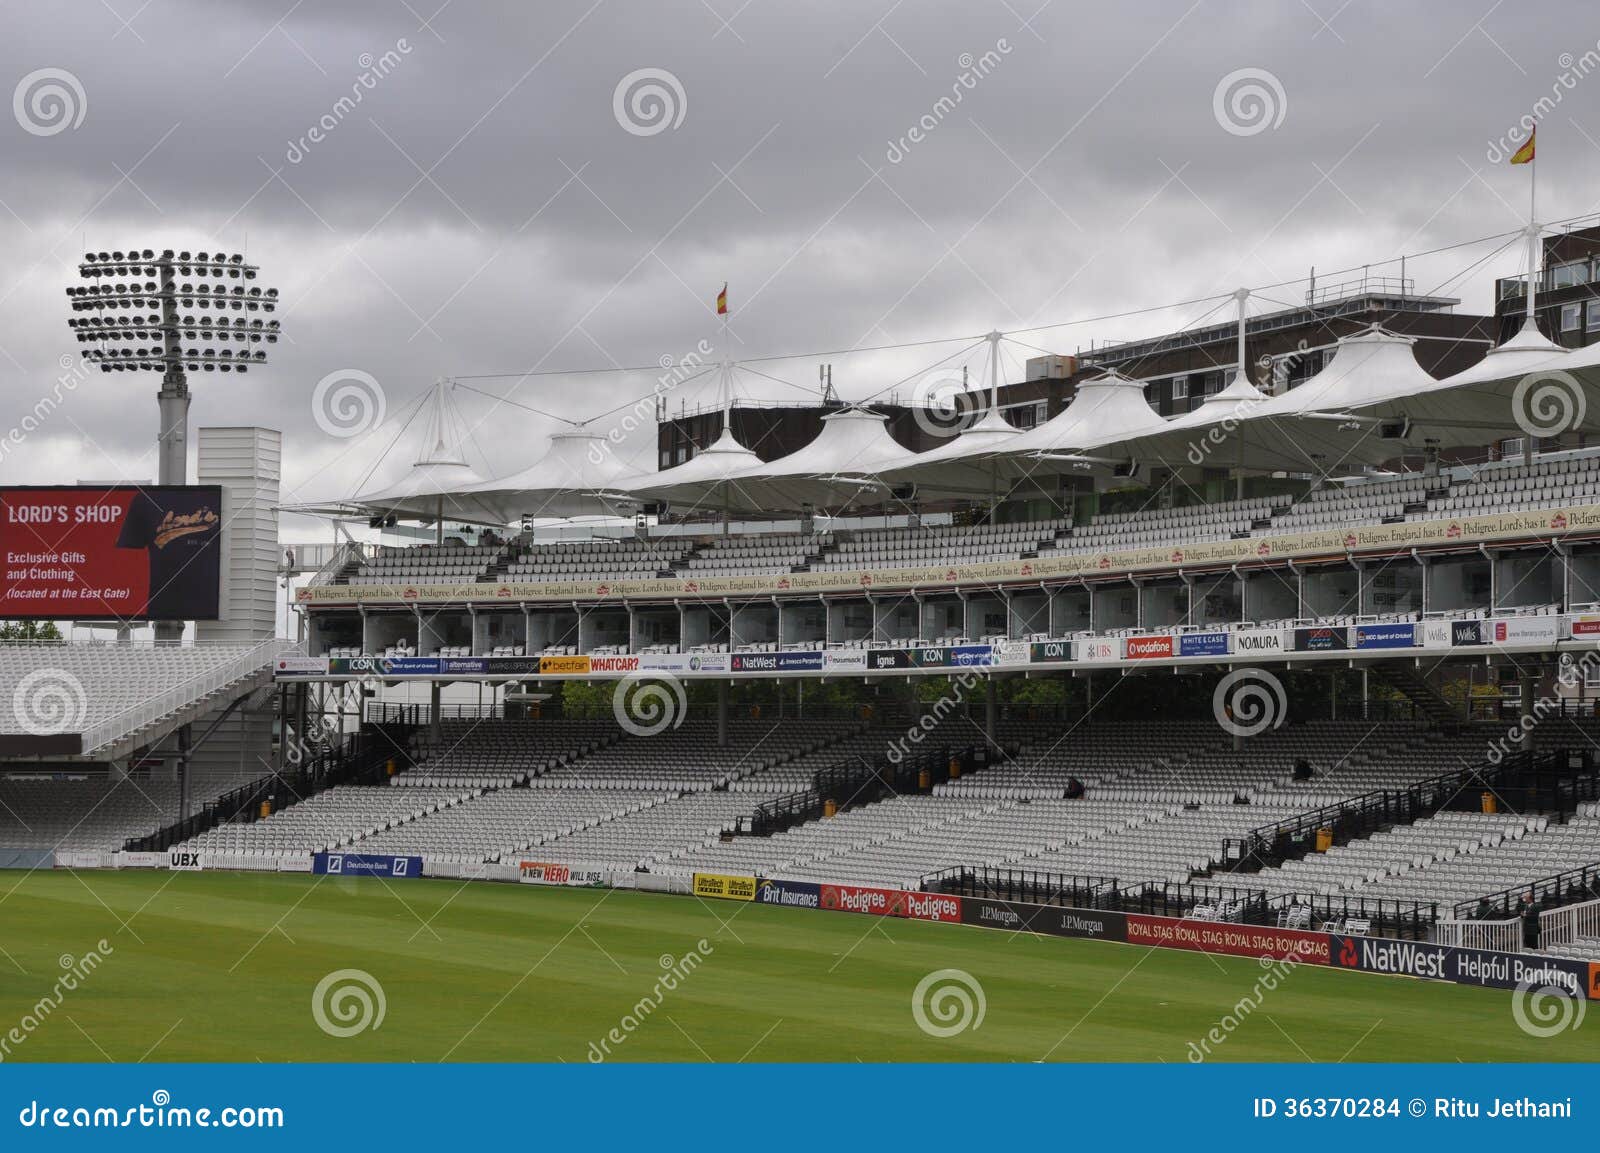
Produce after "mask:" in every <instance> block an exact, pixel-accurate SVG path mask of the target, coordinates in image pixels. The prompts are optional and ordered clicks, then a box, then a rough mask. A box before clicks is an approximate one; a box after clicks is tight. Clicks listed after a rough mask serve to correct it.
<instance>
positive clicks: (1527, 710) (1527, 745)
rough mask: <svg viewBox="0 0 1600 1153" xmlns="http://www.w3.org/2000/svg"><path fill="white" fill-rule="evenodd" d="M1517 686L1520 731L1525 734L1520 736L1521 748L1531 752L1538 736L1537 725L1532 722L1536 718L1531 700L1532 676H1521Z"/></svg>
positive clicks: (1532, 696)
mask: <svg viewBox="0 0 1600 1153" xmlns="http://www.w3.org/2000/svg"><path fill="white" fill-rule="evenodd" d="M1519 687H1520V688H1521V690H1522V718H1523V720H1522V731H1523V733H1524V734H1526V735H1525V736H1524V737H1523V738H1522V747H1523V749H1524V750H1525V751H1527V752H1530V753H1531V752H1533V751H1534V742H1535V740H1536V738H1537V736H1538V734H1537V732H1536V730H1537V728H1538V726H1537V725H1535V724H1534V723H1533V722H1534V721H1535V720H1536V719H1537V718H1536V717H1534V715H1533V714H1534V701H1533V698H1534V692H1533V687H1534V685H1533V678H1532V677H1529V676H1524V677H1523V678H1522V681H1521V685H1520V686H1519Z"/></svg>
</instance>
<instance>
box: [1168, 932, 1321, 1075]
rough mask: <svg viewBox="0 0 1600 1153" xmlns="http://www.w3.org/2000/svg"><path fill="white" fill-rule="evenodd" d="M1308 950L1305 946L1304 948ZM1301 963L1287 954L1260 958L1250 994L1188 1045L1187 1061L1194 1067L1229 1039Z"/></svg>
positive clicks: (1296, 956)
mask: <svg viewBox="0 0 1600 1153" xmlns="http://www.w3.org/2000/svg"><path fill="white" fill-rule="evenodd" d="M1307 947H1309V946H1307ZM1301 964H1302V962H1301V960H1300V958H1299V956H1298V954H1297V953H1293V952H1291V953H1290V954H1289V955H1288V956H1285V957H1262V958H1260V965H1261V968H1262V970H1263V971H1262V973H1261V975H1260V976H1259V977H1257V978H1256V980H1255V984H1253V985H1251V986H1250V991H1249V992H1248V993H1246V994H1245V995H1244V996H1243V997H1240V998H1239V999H1238V1000H1237V1001H1235V1002H1234V1004H1233V1008H1232V1009H1231V1010H1229V1011H1228V1012H1226V1013H1224V1014H1223V1015H1222V1016H1221V1017H1220V1018H1219V1019H1218V1020H1217V1023H1216V1024H1214V1025H1212V1026H1211V1028H1210V1029H1208V1030H1206V1033H1205V1036H1203V1037H1201V1038H1200V1040H1199V1041H1198V1042H1196V1041H1190V1042H1189V1062H1190V1064H1193V1065H1198V1064H1199V1063H1200V1062H1202V1061H1204V1060H1205V1059H1206V1058H1207V1057H1210V1056H1211V1055H1212V1051H1213V1050H1214V1049H1216V1048H1217V1047H1219V1046H1220V1045H1222V1044H1223V1043H1224V1042H1226V1041H1227V1039H1228V1038H1229V1037H1231V1036H1233V1034H1234V1032H1235V1031H1236V1030H1238V1028H1239V1027H1240V1026H1241V1025H1243V1024H1244V1022H1245V1019H1246V1018H1247V1017H1249V1016H1250V1014H1252V1013H1254V1012H1255V1011H1256V1010H1257V1009H1259V1008H1261V1006H1262V1005H1264V1004H1265V1003H1266V1000H1267V994H1269V993H1272V992H1275V991H1276V990H1277V988H1278V986H1279V985H1280V984H1282V983H1283V982H1284V981H1286V980H1288V979H1289V977H1290V976H1291V975H1292V974H1293V973H1294V971H1295V970H1296V969H1298V968H1299V967H1300V965H1301Z"/></svg>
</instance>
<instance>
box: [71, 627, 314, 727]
mask: <svg viewBox="0 0 1600 1153" xmlns="http://www.w3.org/2000/svg"><path fill="white" fill-rule="evenodd" d="M302 651H303V646H301V645H299V644H297V643H296V642H295V641H290V640H283V639H280V638H277V637H274V638H272V639H270V640H264V641H260V642H258V643H256V644H254V645H252V646H250V648H249V649H247V650H246V651H245V652H243V653H241V654H240V655H239V656H237V657H235V658H233V659H232V660H230V661H227V662H226V663H224V664H220V665H217V666H215V667H213V668H210V669H206V670H205V671H204V672H200V673H197V674H195V675H194V676H192V677H190V678H188V679H187V680H184V681H180V682H179V683H178V684H176V685H174V686H172V687H171V688H169V689H164V690H162V691H161V692H159V693H157V694H156V695H155V696H153V697H151V698H149V699H147V700H144V701H141V702H139V703H138V704H136V705H131V706H129V707H128V708H126V709H123V710H122V711H121V712H119V713H114V714H112V715H111V716H110V717H107V718H106V719H105V720H103V721H96V722H95V723H94V724H92V725H89V726H88V727H86V728H85V729H84V730H83V751H84V752H85V753H89V752H93V751H94V750H96V749H98V748H101V747H102V746H104V745H108V744H110V743H111V742H112V741H115V740H117V739H118V738H119V737H123V736H127V735H128V734H130V733H134V732H137V731H138V730H140V729H142V728H144V727H146V726H147V725H151V724H154V723H155V722H156V721H159V720H160V719H161V718H163V717H167V716H171V715H172V714H173V713H176V712H177V711H178V710H180V709H183V708H187V707H188V706H189V705H192V704H194V703H195V702H197V701H199V700H200V699H201V698H203V697H206V696H209V695H210V694H211V693H214V692H216V691H217V690H218V689H221V688H224V687H226V686H228V685H230V684H233V683H234V682H235V681H239V680H242V679H244V678H245V677H247V676H249V675H250V674H251V673H255V672H259V671H260V670H262V669H264V668H267V667H269V666H270V665H271V664H272V660H273V658H274V657H276V656H278V655H279V654H281V653H290V652H292V653H299V652H302Z"/></svg>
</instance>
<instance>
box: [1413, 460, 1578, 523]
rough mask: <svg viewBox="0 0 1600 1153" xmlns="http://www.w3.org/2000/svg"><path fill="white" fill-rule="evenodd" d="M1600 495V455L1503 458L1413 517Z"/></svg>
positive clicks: (1473, 473)
mask: <svg viewBox="0 0 1600 1153" xmlns="http://www.w3.org/2000/svg"><path fill="white" fill-rule="evenodd" d="M1597 496H1600V457H1596V456H1592V455H1590V456H1579V457H1557V458H1555V459H1548V460H1538V461H1535V462H1534V463H1533V464H1532V465H1528V464H1523V463H1522V462H1520V461H1514V462H1506V461H1500V462H1497V463H1493V464H1486V465H1482V466H1480V467H1478V468H1476V469H1473V470H1471V472H1470V473H1469V474H1468V475H1467V476H1466V477H1465V478H1463V479H1460V480H1458V481H1457V482H1456V483H1455V484H1453V485H1452V486H1451V488H1450V494H1449V495H1448V496H1444V497H1438V498H1435V499H1431V500H1429V501H1428V511H1427V512H1426V513H1425V514H1420V515H1419V516H1417V517H1414V518H1409V519H1425V518H1426V517H1441V516H1472V515H1474V514H1480V513H1484V512H1505V511H1506V510H1508V509H1514V508H1520V509H1529V508H1549V507H1551V506H1553V505H1570V504H1588V503H1590V502H1592V501H1593V500H1594V499H1595V498H1596V497H1597Z"/></svg>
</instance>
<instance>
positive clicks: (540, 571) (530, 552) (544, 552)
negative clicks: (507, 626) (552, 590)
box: [506, 537, 690, 581]
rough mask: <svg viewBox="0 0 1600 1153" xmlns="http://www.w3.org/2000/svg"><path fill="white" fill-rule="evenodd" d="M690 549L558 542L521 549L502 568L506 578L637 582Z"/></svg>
mask: <svg viewBox="0 0 1600 1153" xmlns="http://www.w3.org/2000/svg"><path fill="white" fill-rule="evenodd" d="M689 548H690V546H689V545H688V544H685V543H683V542H681V541H679V540H676V539H672V538H666V537H662V538H656V539H651V540H639V539H637V538H635V537H626V538H622V539H617V540H602V539H597V540H585V541H560V542H557V543H555V544H544V545H539V546H537V547H529V548H527V549H525V550H524V551H523V552H522V554H521V555H520V556H518V557H517V559H516V560H514V561H512V562H511V564H510V565H509V566H508V567H507V569H506V579H508V580H513V581H518V580H522V581H526V580H583V579H594V580H601V579H605V580H638V579H640V578H641V577H653V576H656V575H658V574H660V573H662V572H665V571H667V570H669V569H671V568H672V567H673V566H674V565H675V564H677V563H678V562H680V561H681V560H683V558H684V555H685V554H686V553H687V552H688V551H689Z"/></svg>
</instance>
